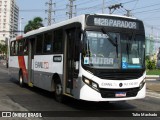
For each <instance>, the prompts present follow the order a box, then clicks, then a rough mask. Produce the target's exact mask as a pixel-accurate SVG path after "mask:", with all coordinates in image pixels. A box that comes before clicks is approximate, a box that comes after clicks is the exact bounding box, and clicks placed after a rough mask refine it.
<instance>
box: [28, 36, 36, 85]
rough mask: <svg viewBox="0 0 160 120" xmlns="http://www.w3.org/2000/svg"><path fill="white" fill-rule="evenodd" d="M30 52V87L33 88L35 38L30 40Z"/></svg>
mask: <svg viewBox="0 0 160 120" xmlns="http://www.w3.org/2000/svg"><path fill="white" fill-rule="evenodd" d="M28 48H29V50H28V85H29V86H30V87H32V86H33V83H34V51H35V38H31V39H29V47H28Z"/></svg>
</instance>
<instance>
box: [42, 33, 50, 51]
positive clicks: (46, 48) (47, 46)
mask: <svg viewBox="0 0 160 120" xmlns="http://www.w3.org/2000/svg"><path fill="white" fill-rule="evenodd" d="M51 50H52V32H49V33H45V34H44V47H43V52H44V53H50V52H51Z"/></svg>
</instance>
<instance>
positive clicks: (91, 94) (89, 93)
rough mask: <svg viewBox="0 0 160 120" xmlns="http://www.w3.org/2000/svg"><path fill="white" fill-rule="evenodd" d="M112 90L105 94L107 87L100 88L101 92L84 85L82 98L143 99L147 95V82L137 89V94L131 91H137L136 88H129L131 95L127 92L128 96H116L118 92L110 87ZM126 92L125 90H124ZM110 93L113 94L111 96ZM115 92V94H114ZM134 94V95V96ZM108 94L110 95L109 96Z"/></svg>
mask: <svg viewBox="0 0 160 120" xmlns="http://www.w3.org/2000/svg"><path fill="white" fill-rule="evenodd" d="M110 90H111V91H112V92H108V91H107V92H106V93H105V94H104V93H103V92H105V89H103V91H102V90H100V91H99V92H98V91H96V90H94V89H92V88H91V87H89V86H88V85H84V86H83V87H82V88H81V90H80V99H81V100H85V101H97V102H99V101H125V100H133V99H142V98H144V97H145V95H146V83H145V85H144V86H143V88H142V89H141V90H139V89H138V90H137V91H138V92H136V94H135V95H133V93H131V91H133V92H134V91H136V89H135V88H131V89H129V92H130V95H127V94H128V93H127V92H126V96H125V97H124V96H116V92H115V91H114V90H112V89H110ZM116 91H119V92H121V91H123V90H116ZM123 93H124V92H123ZM109 94H111V95H110V96H109ZM113 94H114V95H113ZM132 95H133V96H132ZM107 96H108V97H107Z"/></svg>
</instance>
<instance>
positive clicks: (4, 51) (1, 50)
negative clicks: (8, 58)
mask: <svg viewBox="0 0 160 120" xmlns="http://www.w3.org/2000/svg"><path fill="white" fill-rule="evenodd" d="M0 54H7V45H3V44H0Z"/></svg>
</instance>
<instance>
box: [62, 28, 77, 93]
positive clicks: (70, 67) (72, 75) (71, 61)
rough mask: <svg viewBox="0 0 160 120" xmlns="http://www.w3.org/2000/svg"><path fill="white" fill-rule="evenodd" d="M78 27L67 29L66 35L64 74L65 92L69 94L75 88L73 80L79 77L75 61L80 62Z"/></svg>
mask: <svg viewBox="0 0 160 120" xmlns="http://www.w3.org/2000/svg"><path fill="white" fill-rule="evenodd" d="M76 32H77V28H72V29H68V30H66V37H67V40H66V41H65V42H66V43H65V44H66V45H65V55H66V58H65V61H66V62H65V63H66V64H65V65H64V66H65V67H64V74H65V77H66V79H65V80H66V82H65V84H66V85H65V86H66V90H65V92H66V93H68V94H72V89H73V82H74V80H76V79H77V78H78V72H79V70H77V68H76V65H75V63H76V62H79V59H78V58H77V55H76V53H78V56H79V52H78V51H79V49H78V46H77V34H76Z"/></svg>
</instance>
